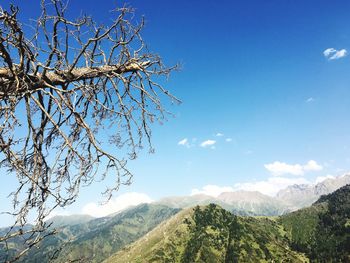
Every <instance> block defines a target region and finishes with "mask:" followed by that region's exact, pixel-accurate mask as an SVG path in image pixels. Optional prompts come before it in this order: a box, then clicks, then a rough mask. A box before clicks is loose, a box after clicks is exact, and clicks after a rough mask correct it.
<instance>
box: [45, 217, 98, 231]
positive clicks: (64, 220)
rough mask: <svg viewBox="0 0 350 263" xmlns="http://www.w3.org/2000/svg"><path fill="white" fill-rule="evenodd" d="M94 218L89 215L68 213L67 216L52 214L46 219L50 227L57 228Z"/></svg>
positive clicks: (82, 222)
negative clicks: (52, 215)
mask: <svg viewBox="0 0 350 263" xmlns="http://www.w3.org/2000/svg"><path fill="white" fill-rule="evenodd" d="M92 219H95V217H92V216H89V215H80V214H77V215H69V216H60V215H59V216H54V217H52V218H51V219H49V220H48V221H47V223H48V224H51V227H54V228H58V227H63V226H73V225H76V224H84V223H87V222H89V221H90V220H92Z"/></svg>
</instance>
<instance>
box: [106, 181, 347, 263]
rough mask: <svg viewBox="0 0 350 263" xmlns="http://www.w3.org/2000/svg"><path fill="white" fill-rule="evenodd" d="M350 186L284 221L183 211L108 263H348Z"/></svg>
mask: <svg viewBox="0 0 350 263" xmlns="http://www.w3.org/2000/svg"><path fill="white" fill-rule="evenodd" d="M349 261H350V185H347V186H344V187H342V188H340V189H339V190H337V191H335V192H334V193H332V194H329V195H327V196H322V197H321V198H320V199H319V200H318V201H317V202H316V203H314V204H313V205H312V206H310V207H308V208H304V209H301V210H298V211H296V212H292V213H289V214H286V215H284V216H280V217H242V216H237V215H234V214H232V213H230V212H229V211H227V210H224V209H223V208H221V207H220V206H218V205H215V204H210V205H206V206H196V207H194V208H189V209H185V210H182V211H181V212H180V213H178V214H176V215H175V216H173V217H172V218H170V219H168V220H167V221H165V222H163V223H161V224H160V225H159V226H157V227H156V228H155V229H153V230H152V231H150V232H149V233H148V234H146V235H145V236H144V237H142V238H141V239H139V240H137V241H136V242H134V243H132V244H131V245H128V246H126V247H124V248H123V249H122V250H120V251H118V252H116V254H114V255H113V256H111V257H110V258H108V259H106V260H105V261H104V263H125V262H213V263H215V262H225V263H226V262H349Z"/></svg>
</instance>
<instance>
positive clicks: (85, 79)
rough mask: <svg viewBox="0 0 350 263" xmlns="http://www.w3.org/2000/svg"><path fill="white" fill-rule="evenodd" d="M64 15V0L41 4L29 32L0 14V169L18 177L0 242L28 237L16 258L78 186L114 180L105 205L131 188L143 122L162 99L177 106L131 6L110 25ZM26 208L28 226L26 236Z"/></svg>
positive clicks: (160, 113) (158, 111)
mask: <svg viewBox="0 0 350 263" xmlns="http://www.w3.org/2000/svg"><path fill="white" fill-rule="evenodd" d="M66 9H67V4H66V2H64V1H60V0H42V1H41V10H42V13H41V16H40V17H39V18H38V19H37V20H35V23H30V24H29V25H31V26H26V25H23V24H21V23H20V21H19V20H18V14H19V11H20V10H19V8H18V7H15V6H11V8H9V10H7V11H6V10H4V9H3V8H2V7H0V167H1V169H3V170H4V169H6V170H7V171H8V175H9V176H12V175H13V176H16V177H17V180H18V187H17V189H15V190H14V191H13V192H12V193H11V197H12V200H13V211H11V212H9V213H10V214H12V215H13V216H15V223H14V227H13V228H12V229H11V230H10V231H8V232H7V233H6V234H5V235H3V236H2V237H0V242H6V241H8V240H9V239H11V238H15V237H16V236H26V238H25V240H26V242H27V247H26V249H24V250H23V251H22V252H21V253H20V255H22V254H23V253H25V252H26V250H27V249H29V248H30V247H31V246H33V245H36V244H37V242H39V241H40V240H41V239H42V238H43V236H44V235H43V234H42V233H43V232H44V230H45V229H46V228H47V225H45V222H44V219H45V217H46V216H47V215H48V214H49V213H50V211H52V210H53V209H54V208H56V207H57V206H60V207H65V206H67V205H69V204H71V203H73V202H74V201H75V200H76V198H77V196H78V194H79V189H80V187H81V186H83V185H89V184H91V183H92V182H93V181H94V180H96V178H98V179H99V180H100V179H104V178H105V177H106V176H107V175H108V176H111V175H112V174H115V175H116V177H115V178H116V180H115V185H113V186H111V187H110V188H108V189H107V190H106V192H105V194H106V195H107V198H110V196H111V194H112V192H113V191H115V190H118V188H119V187H120V185H122V184H128V183H130V178H131V176H132V175H131V173H130V172H129V171H128V169H127V168H126V160H127V159H128V158H129V159H134V158H136V156H137V154H138V151H139V149H141V148H142V145H143V144H144V141H146V144H148V145H149V147H150V150H151V151H152V149H153V148H152V145H151V141H150V139H151V129H150V123H152V122H154V121H162V120H163V119H164V118H165V117H166V115H167V114H168V112H166V111H165V110H164V108H163V106H162V104H161V101H163V100H164V99H165V98H166V97H168V98H170V101H172V102H179V101H178V100H177V99H176V98H175V97H174V96H172V95H171V94H170V93H169V92H168V90H166V89H164V88H163V86H162V85H161V84H159V83H162V80H160V77H163V76H165V77H167V76H168V74H169V73H170V72H171V71H172V70H173V69H174V68H175V67H171V68H168V67H165V66H164V65H163V63H162V60H161V58H160V57H159V56H158V55H155V54H153V53H150V52H149V51H148V50H147V47H146V45H145V43H144V41H143V39H142V37H141V34H140V32H141V29H142V28H143V26H144V21H143V20H141V21H139V22H137V21H135V20H134V18H133V10H132V9H130V8H119V9H115V10H113V13H112V14H113V16H114V17H115V19H114V21H113V22H112V23H111V25H110V26H104V25H99V24H98V23H96V22H95V21H94V20H93V19H92V18H91V17H88V16H82V17H79V18H77V19H74V20H72V19H68V18H67V16H66V15H65V13H66V11H67V10H66ZM107 144H109V145H114V146H115V150H113V151H112V152H108V151H107V150H106V149H109V148H108V147H107V148H106V147H105V146H106V145H107ZM32 211H35V225H34V226H33V227H32V228H30V229H28V230H25V228H24V226H25V225H26V224H27V222H28V216H29V214H30V213H31V212H32ZM20 255H17V256H16V257H18V256H20Z"/></svg>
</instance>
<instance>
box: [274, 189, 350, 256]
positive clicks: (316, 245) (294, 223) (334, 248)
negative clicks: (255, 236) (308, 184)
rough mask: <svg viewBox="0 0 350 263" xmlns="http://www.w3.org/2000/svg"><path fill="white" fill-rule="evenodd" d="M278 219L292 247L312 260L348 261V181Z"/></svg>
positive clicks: (349, 252) (349, 192) (349, 195)
mask: <svg viewBox="0 0 350 263" xmlns="http://www.w3.org/2000/svg"><path fill="white" fill-rule="evenodd" d="M279 221H280V223H281V224H282V225H283V226H284V228H285V229H286V231H287V233H288V236H289V238H290V240H291V245H292V247H293V248H294V249H295V250H298V251H302V252H305V253H306V254H307V256H308V257H309V258H310V260H311V261H315V262H350V185H347V186H344V187H342V188H340V189H338V190H337V191H335V192H334V193H332V194H329V195H325V196H322V197H321V198H320V199H319V200H318V201H317V202H316V203H315V204H314V205H312V206H311V207H309V208H305V209H301V210H299V211H296V212H294V213H290V214H288V215H285V216H282V217H280V219H279Z"/></svg>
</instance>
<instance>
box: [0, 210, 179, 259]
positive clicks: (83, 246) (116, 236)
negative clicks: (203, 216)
mask: <svg viewBox="0 0 350 263" xmlns="http://www.w3.org/2000/svg"><path fill="white" fill-rule="evenodd" d="M178 211H179V209H173V208H169V207H166V206H163V205H153V204H143V205H139V206H137V207H134V208H131V209H128V210H126V211H123V212H121V213H119V214H116V215H114V216H110V217H104V218H98V219H92V220H88V221H87V222H83V223H80V224H73V223H72V222H74V221H75V220H74V218H72V217H69V218H68V219H63V218H59V220H58V222H57V223H54V225H55V224H56V225H62V224H64V225H65V226H63V227H61V228H58V229H57V230H58V233H57V234H56V235H54V236H50V237H47V238H45V239H44V241H43V242H42V243H41V245H40V247H39V248H32V249H31V250H29V252H28V253H27V254H26V255H25V256H24V257H22V258H21V260H20V261H19V262H33V263H34V262H69V261H73V260H77V259H79V262H101V261H103V260H104V259H106V258H107V257H109V256H110V255H112V254H113V253H115V252H116V251H118V250H119V249H121V248H122V247H124V246H125V245H127V244H130V243H131V242H133V241H135V240H137V239H138V238H140V237H142V236H143V235H145V234H146V233H147V232H149V231H150V230H152V229H153V228H154V227H156V226H157V225H159V224H160V223H161V222H162V221H164V220H166V219H168V218H169V217H171V216H173V215H174V214H176V213H177V212H178ZM54 220H55V218H53V221H54ZM64 222H65V223H64ZM67 222H68V223H69V224H68V225H67V224H66V223H67ZM10 247H11V248H12V249H11V252H12V253H14V252H15V251H16V249H20V248H22V246H21V240H15V242H12V243H10ZM53 255H54V256H55V257H54V258H52V256H53ZM7 256H8V251H7V250H6V249H5V248H3V250H1V247H0V262H4V261H5V260H6V257H7Z"/></svg>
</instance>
